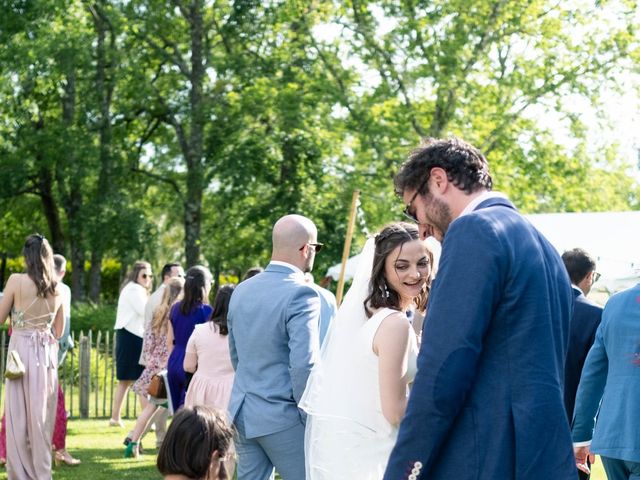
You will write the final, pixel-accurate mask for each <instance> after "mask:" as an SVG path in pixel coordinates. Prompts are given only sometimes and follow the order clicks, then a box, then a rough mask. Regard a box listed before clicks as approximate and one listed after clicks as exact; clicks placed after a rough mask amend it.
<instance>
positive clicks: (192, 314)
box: [167, 266, 213, 412]
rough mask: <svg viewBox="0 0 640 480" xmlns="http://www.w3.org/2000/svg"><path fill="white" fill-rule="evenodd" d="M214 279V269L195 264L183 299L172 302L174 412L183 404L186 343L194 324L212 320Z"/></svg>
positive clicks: (170, 333)
mask: <svg viewBox="0 0 640 480" xmlns="http://www.w3.org/2000/svg"><path fill="white" fill-rule="evenodd" d="M211 280H212V277H211V272H209V270H207V269H206V268H205V267H201V266H195V267H191V268H190V269H189V270H187V275H186V279H185V283H184V296H183V299H182V300H181V301H180V302H178V303H176V304H175V305H173V307H172V308H171V313H170V314H169V319H170V322H169V325H168V327H169V328H168V330H167V345H168V347H169V352H170V354H169V361H168V363H167V378H168V380H169V390H170V392H169V396H170V400H171V402H170V405H169V408H170V409H171V410H173V411H174V412H175V411H177V410H178V409H179V408H180V407H181V406H182V404H183V403H184V397H185V391H186V376H185V373H184V369H183V366H182V364H183V362H184V355H185V351H186V348H187V342H188V341H189V337H190V336H191V334H192V333H193V329H194V328H195V326H196V325H198V324H200V323H204V322H206V321H207V320H209V318H210V317H211V313H212V312H213V309H212V308H211V306H210V305H208V298H209V291H210V290H211Z"/></svg>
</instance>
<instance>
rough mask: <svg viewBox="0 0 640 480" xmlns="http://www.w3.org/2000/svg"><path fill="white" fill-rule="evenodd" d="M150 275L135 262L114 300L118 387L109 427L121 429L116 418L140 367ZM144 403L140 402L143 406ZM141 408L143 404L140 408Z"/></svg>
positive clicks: (148, 269)
mask: <svg viewBox="0 0 640 480" xmlns="http://www.w3.org/2000/svg"><path fill="white" fill-rule="evenodd" d="M152 279H153V273H152V272H151V265H149V263H147V262H136V263H135V264H134V265H133V268H132V269H131V271H130V272H129V273H128V274H127V278H126V280H125V283H124V286H123V287H122V290H121V291H120V297H119V298H118V310H117V313H116V324H115V327H114V329H115V331H116V378H117V379H118V386H117V388H116V394H115V398H114V400H113V409H112V410H111V420H109V425H111V426H112V427H117V426H120V427H121V426H123V424H122V420H121V418H120V415H121V411H122V402H123V400H124V397H125V395H126V394H127V390H128V389H129V387H130V386H131V384H132V383H133V382H134V381H136V380H137V379H138V377H139V376H140V374H141V373H142V370H144V367H143V366H142V365H140V363H139V362H140V353H141V352H142V339H143V337H144V307H145V305H146V303H147V299H148V298H149V290H150V289H151V284H152ZM144 402H146V400H143V403H144ZM143 406H144V405H143Z"/></svg>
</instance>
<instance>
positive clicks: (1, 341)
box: [0, 330, 139, 418]
mask: <svg viewBox="0 0 640 480" xmlns="http://www.w3.org/2000/svg"><path fill="white" fill-rule="evenodd" d="M71 336H72V338H73V340H74V343H75V347H74V348H73V349H72V350H69V352H68V353H67V357H66V359H65V360H64V363H63V364H62V365H61V366H60V368H59V369H58V378H59V381H60V385H61V386H62V390H63V392H64V398H65V408H66V409H67V411H68V412H69V416H70V417H80V418H109V417H110V416H111V407H112V405H113V395H114V392H115V389H116V385H117V383H118V381H117V380H116V372H115V348H116V337H115V333H114V331H113V330H104V331H102V330H98V331H95V332H94V331H89V332H88V333H86V334H85V333H84V332H82V331H80V332H72V333H71ZM8 344H9V337H8V335H7V332H6V331H5V330H3V331H2V332H0V398H1V401H2V404H3V406H4V368H5V362H6V359H7V348H8ZM138 404H139V402H138V401H137V399H136V395H135V394H134V393H133V392H132V391H131V389H129V392H128V394H127V397H126V399H125V401H124V404H123V406H122V417H123V418H136V417H137V410H138Z"/></svg>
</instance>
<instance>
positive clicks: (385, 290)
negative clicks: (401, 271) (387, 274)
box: [382, 282, 390, 298]
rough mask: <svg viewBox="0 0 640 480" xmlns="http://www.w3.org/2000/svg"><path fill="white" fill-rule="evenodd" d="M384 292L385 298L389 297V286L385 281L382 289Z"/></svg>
mask: <svg viewBox="0 0 640 480" xmlns="http://www.w3.org/2000/svg"><path fill="white" fill-rule="evenodd" d="M382 293H383V294H384V298H389V295H390V293H389V287H387V282H384V288H383V289H382Z"/></svg>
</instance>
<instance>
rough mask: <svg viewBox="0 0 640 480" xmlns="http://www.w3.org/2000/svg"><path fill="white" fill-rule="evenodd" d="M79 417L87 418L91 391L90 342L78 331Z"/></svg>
mask: <svg viewBox="0 0 640 480" xmlns="http://www.w3.org/2000/svg"><path fill="white" fill-rule="evenodd" d="M78 366H79V370H80V418H89V394H90V392H91V390H90V389H91V343H90V339H89V337H88V336H85V335H83V332H80V363H79V364H78Z"/></svg>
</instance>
